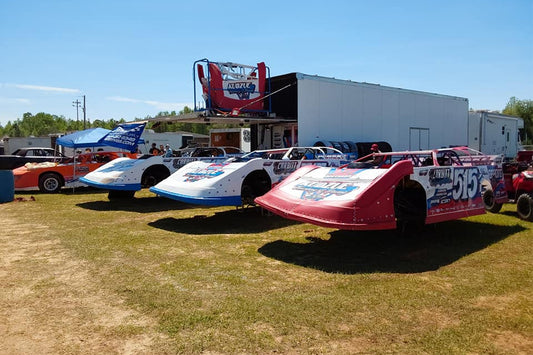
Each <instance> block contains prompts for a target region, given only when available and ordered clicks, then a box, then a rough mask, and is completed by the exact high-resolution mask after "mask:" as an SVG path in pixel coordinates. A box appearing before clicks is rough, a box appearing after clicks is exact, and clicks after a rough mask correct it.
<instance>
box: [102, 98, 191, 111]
mask: <svg viewBox="0 0 533 355" xmlns="http://www.w3.org/2000/svg"><path fill="white" fill-rule="evenodd" d="M107 100H111V101H118V102H131V103H137V104H145V105H150V106H153V107H155V108H156V109H157V110H159V111H179V110H181V109H183V107H185V106H187V105H188V104H183V103H177V102H159V101H153V100H138V99H131V98H129V97H122V96H111V97H107Z"/></svg>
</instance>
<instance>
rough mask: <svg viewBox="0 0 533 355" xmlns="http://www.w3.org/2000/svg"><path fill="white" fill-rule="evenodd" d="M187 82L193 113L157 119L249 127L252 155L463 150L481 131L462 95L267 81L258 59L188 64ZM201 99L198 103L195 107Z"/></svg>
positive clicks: (310, 79)
mask: <svg viewBox="0 0 533 355" xmlns="http://www.w3.org/2000/svg"><path fill="white" fill-rule="evenodd" d="M263 79H264V80H263ZM193 80H194V82H195V85H194V87H195V89H194V90H195V95H194V98H195V108H194V112H192V113H188V114H183V115H180V116H167V117H158V118H157V119H158V121H167V122H189V123H205V124H210V123H224V124H235V125H237V124H238V125H239V126H241V127H243V126H246V127H248V126H249V127H250V150H256V149H274V148H284V147H292V146H312V145H325V146H331V147H334V148H337V149H340V150H341V151H342V152H344V153H352V154H357V155H359V156H360V155H362V154H367V153H368V151H369V148H370V146H371V145H372V143H378V146H379V147H380V150H382V151H384V150H385V151H389V150H391V149H392V150H395V151H400V150H411V151H415V150H426V149H437V148H443V147H450V146H468V145H470V143H471V139H472V138H471V136H472V134H473V133H472V129H475V131H476V132H479V126H477V125H476V127H475V128H473V127H472V125H470V124H469V119H470V117H469V104H468V99H467V98H464V97H458V96H451V95H442V94H436V93H431V92H423V91H416V90H408V89H401V88H395V87H388V86H383V85H379V84H370V83H364V82H355V81H351V80H341V79H335V78H327V77H323V76H317V75H307V74H303V73H299V72H294V73H289V74H283V75H278V76H272V77H270V69H269V68H268V67H266V66H265V64H264V63H263V62H261V63H258V64H257V66H246V65H241V64H235V63H231V62H211V61H208V60H207V59H203V60H200V61H196V62H195V63H194V65H193ZM197 82H200V84H199V85H196V83H197ZM197 91H200V93H201V95H197V94H196V92H197ZM200 96H201V97H203V98H204V100H205V104H204V106H202V105H199V106H197V105H196V98H197V97H200ZM500 135H501V133H500ZM517 136H518V133H517V132H514V131H513V129H511V130H510V131H509V137H510V139H513V138H512V137H515V139H514V140H515V141H516V137H517ZM485 141H487V140H485ZM485 148H487V147H486V146H482V147H481V149H480V150H481V151H482V152H484V153H487V154H489V153H493V151H485Z"/></svg>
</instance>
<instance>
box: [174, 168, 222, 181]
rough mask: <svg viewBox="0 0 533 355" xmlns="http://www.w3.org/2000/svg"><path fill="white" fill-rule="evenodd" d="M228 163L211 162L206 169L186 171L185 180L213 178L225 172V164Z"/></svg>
mask: <svg viewBox="0 0 533 355" xmlns="http://www.w3.org/2000/svg"><path fill="white" fill-rule="evenodd" d="M226 165H227V164H211V165H209V166H208V167H207V168H205V169H197V170H196V171H191V172H189V173H186V174H185V175H184V176H185V180H183V181H184V182H195V181H200V180H204V179H212V178H214V177H217V176H220V175H222V174H224V166H226Z"/></svg>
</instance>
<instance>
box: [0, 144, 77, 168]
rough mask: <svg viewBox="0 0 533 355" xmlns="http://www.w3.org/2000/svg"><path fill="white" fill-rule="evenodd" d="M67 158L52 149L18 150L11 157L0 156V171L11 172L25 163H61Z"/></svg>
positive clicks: (32, 148)
mask: <svg viewBox="0 0 533 355" xmlns="http://www.w3.org/2000/svg"><path fill="white" fill-rule="evenodd" d="M68 159H69V157H67V156H65V155H63V154H61V153H59V152H57V151H55V150H54V149H52V148H40V147H31V148H30V147H29V148H20V149H17V150H15V151H14V152H13V154H11V155H0V170H12V169H16V168H18V167H20V166H23V165H24V164H26V163H43V162H48V161H50V162H57V163H62V162H64V161H66V160H68Z"/></svg>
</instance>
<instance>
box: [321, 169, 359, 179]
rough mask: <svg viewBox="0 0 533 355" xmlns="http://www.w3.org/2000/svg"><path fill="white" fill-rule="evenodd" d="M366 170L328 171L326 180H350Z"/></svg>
mask: <svg viewBox="0 0 533 355" xmlns="http://www.w3.org/2000/svg"><path fill="white" fill-rule="evenodd" d="M365 170H366V169H337V168H332V169H330V170H329V171H328V173H327V174H326V176H325V177H326V178H332V179H349V178H351V177H353V176H354V175H357V174H359V173H360V172H362V171H365Z"/></svg>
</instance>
